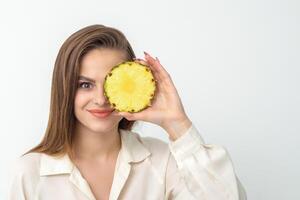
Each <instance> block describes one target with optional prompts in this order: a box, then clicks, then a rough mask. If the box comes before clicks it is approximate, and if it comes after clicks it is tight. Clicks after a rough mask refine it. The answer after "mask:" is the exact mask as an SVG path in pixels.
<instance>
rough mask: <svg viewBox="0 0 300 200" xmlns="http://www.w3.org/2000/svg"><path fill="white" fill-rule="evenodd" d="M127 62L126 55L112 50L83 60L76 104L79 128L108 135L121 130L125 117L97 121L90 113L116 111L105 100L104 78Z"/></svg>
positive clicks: (101, 50)
mask: <svg viewBox="0 0 300 200" xmlns="http://www.w3.org/2000/svg"><path fill="white" fill-rule="evenodd" d="M125 58H126V56H125V53H124V52H122V51H119V50H112V49H93V50H91V51H89V52H88V53H87V54H86V55H85V56H84V57H83V58H82V61H81V66H80V73H79V75H80V77H79V82H78V86H77V92H76V95H75V103H74V110H75V116H76V118H77V120H78V122H77V123H78V124H77V125H79V126H80V128H81V130H82V129H88V130H89V131H93V132H103V133H106V132H110V131H112V130H113V129H115V128H117V127H118V123H119V121H120V120H121V119H122V116H115V115H113V114H109V115H108V116H106V117H101V116H98V117H97V116H95V115H93V114H92V113H91V112H89V111H88V110H94V109H97V110H113V108H111V107H110V105H109V103H108V101H107V99H106V97H105V96H104V90H103V84H104V78H105V76H106V74H107V73H108V72H109V71H110V70H111V69H112V67H113V66H115V65H117V64H119V63H121V62H123V61H125Z"/></svg>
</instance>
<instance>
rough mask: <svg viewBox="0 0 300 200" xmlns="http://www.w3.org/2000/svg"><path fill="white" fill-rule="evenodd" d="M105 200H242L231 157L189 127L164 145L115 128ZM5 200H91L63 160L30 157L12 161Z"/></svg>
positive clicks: (84, 185) (67, 161)
mask: <svg viewBox="0 0 300 200" xmlns="http://www.w3.org/2000/svg"><path fill="white" fill-rule="evenodd" d="M120 134H121V142H122V143H121V144H122V145H121V150H120V151H119V154H118V158H117V162H116V168H115V172H114V177H113V183H112V187H111V191H110V196H109V200H117V199H118V200H133V199H134V200H142V199H143V200H166V199H171V200H175V199H176V200H193V199H197V200H204V199H205V200H225V199H226V200H246V199H247V197H246V192H245V190H244V188H243V186H242V184H241V183H240V181H239V179H238V178H237V176H236V174H235V171H234V166H233V163H232V161H231V158H230V156H229V154H228V152H227V151H226V149H225V148H224V147H222V146H220V145H215V144H205V143H204V141H203V139H202V138H201V136H200V134H199V132H198V130H197V129H196V127H195V126H194V124H192V125H191V127H190V128H189V129H188V130H187V131H186V133H185V134H184V135H182V136H181V137H180V138H178V139H177V140H175V141H172V140H170V141H169V144H167V143H165V142H164V141H162V140H159V139H156V138H152V137H142V136H140V135H139V134H138V133H136V132H133V131H127V130H123V129H120ZM13 171H14V172H13V176H12V181H11V185H10V196H9V199H10V200H25V199H26V200H95V199H96V198H95V197H94V195H93V193H92V191H91V189H90V186H89V184H88V182H87V181H86V180H85V179H84V178H83V176H82V175H81V173H80V171H79V170H78V168H77V167H76V166H75V165H74V164H73V163H72V162H71V161H70V159H69V157H68V156H67V155H65V156H63V157H61V158H55V157H52V156H48V155H46V154H41V153H29V154H27V155H25V156H23V157H21V158H19V159H18V160H17V162H16V165H15V169H14V170H13Z"/></svg>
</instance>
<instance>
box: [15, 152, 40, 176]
mask: <svg viewBox="0 0 300 200" xmlns="http://www.w3.org/2000/svg"><path fill="white" fill-rule="evenodd" d="M41 155H42V154H41V153H28V154H25V155H23V156H21V157H19V158H17V159H16V160H15V163H14V168H15V169H16V170H18V171H22V172H27V173H30V172H33V171H38V170H39V167H40V158H41Z"/></svg>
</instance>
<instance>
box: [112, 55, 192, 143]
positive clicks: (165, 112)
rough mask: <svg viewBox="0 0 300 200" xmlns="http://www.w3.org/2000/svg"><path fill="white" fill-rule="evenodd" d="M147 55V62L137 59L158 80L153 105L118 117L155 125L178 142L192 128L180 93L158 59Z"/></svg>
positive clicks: (120, 113) (122, 113)
mask: <svg viewBox="0 0 300 200" xmlns="http://www.w3.org/2000/svg"><path fill="white" fill-rule="evenodd" d="M144 53H145V60H142V59H137V60H136V62H139V63H141V64H143V65H147V66H149V67H150V69H151V71H152V74H153V76H154V78H155V80H156V86H155V87H156V88H155V95H154V98H153V99H152V102H151V105H150V106H149V107H146V108H145V109H143V110H141V111H139V112H118V113H116V114H117V115H120V116H123V117H125V118H126V119H127V120H130V121H131V120H142V121H146V122H151V123H154V124H156V125H158V126H160V127H162V128H164V129H165V130H166V132H167V133H168V134H169V138H170V139H171V140H176V139H177V138H179V137H180V136H181V135H183V134H184V133H185V131H186V130H187V129H188V128H189V127H190V126H191V124H192V122H191V121H190V120H189V118H188V117H187V115H186V113H185V111H184V108H183V105H182V103H181V100H180V97H179V95H178V92H177V90H176V88H175V86H174V84H173V81H172V79H171V77H170V75H169V73H168V72H167V71H166V70H165V69H164V67H163V66H162V65H161V63H160V61H159V59H158V58H156V59H154V58H153V57H152V56H150V55H149V54H148V53H146V52H144Z"/></svg>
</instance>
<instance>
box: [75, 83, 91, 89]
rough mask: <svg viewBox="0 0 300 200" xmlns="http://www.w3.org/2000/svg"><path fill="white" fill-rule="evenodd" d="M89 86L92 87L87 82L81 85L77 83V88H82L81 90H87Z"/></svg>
mask: <svg viewBox="0 0 300 200" xmlns="http://www.w3.org/2000/svg"><path fill="white" fill-rule="evenodd" d="M90 86H92V84H91V83H89V82H81V83H79V86H78V87H79V88H83V89H88V88H91V87H90Z"/></svg>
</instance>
